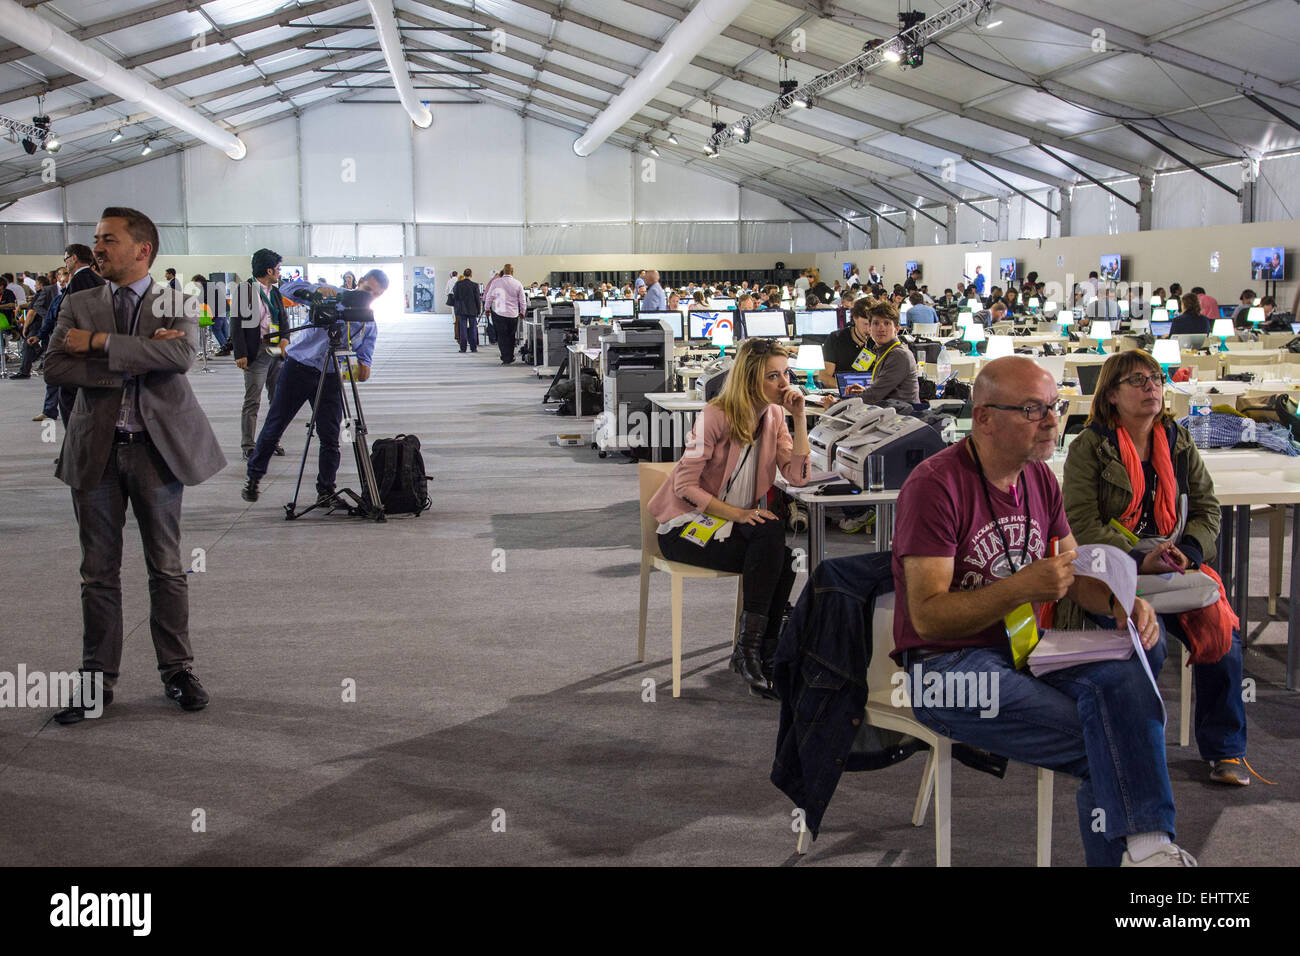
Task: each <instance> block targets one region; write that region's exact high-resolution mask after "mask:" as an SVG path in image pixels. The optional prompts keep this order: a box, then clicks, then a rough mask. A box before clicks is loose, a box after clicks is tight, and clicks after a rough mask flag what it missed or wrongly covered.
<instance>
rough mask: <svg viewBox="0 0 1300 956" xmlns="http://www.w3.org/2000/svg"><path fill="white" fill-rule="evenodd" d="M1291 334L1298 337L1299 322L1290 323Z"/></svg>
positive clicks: (1299, 332) (1299, 330)
mask: <svg viewBox="0 0 1300 956" xmlns="http://www.w3.org/2000/svg"><path fill="white" fill-rule="evenodd" d="M1291 334H1292V335H1300V322H1292V323H1291Z"/></svg>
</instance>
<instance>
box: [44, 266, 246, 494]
mask: <svg viewBox="0 0 1300 956" xmlns="http://www.w3.org/2000/svg"><path fill="white" fill-rule="evenodd" d="M69 329H86V330H88V331H90V332H108V333H109V334H111V335H112V340H111V341H110V342H109V351H108V354H107V355H106V354H104V353H103V352H91V353H89V354H87V355H73V354H71V353H69V352H67V351H65V350H64V347H63V346H64V341H65V340H66V339H67V337H68V330H69ZM158 329H180V330H181V331H182V332H184V333H185V335H184V337H182V338H178V339H169V340H167V341H154V340H153V339H152V336H153V334H154V332H156V331H157V330H158ZM198 340H199V323H198V300H196V299H193V298H189V299H187V298H186V297H185V296H184V295H182V294H181V293H180V292H177V291H176V290H174V289H168V288H165V287H164V286H160V285H158V284H157V283H155V284H154V285H153V286H152V287H151V288H150V290H149V291H148V292H146V293H145V297H144V302H143V303H142V304H141V306H140V320H139V326H138V328H137V334H136V335H122V334H120V333H118V332H117V331H116V319H115V317H114V314H113V297H112V294H111V293H110V292H109V289H108V285H107V284H103V285H101V286H100V287H99V288H97V289H89V290H86V291H83V292H77V293H74V294H72V295H68V296H65V297H64V300H63V304H62V305H61V306H60V308H59V319H58V325H57V326H55V329H54V335H53V337H52V338H51V339H50V350H49V353H48V354H47V356H46V358H45V381H46V383H48V384H50V385H63V386H68V387H76V388H77V400H76V403H75V404H74V405H73V408H72V416H71V418H70V419H69V421H68V429H67V434H66V435H65V436H64V439H63V453H62V454H61V455H60V456H59V465H58V468H57V469H56V470H55V475H56V476H57V477H58V478H59V480H61V481H63V482H64V483H65V484H68V485H71V486H72V487H73V488H75V489H77V490H79V491H89V490H90V489H92V488H94V487H95V486H96V485H98V484H99V482H100V480H101V479H102V478H103V477H104V471H105V469H106V468H107V467H108V456H109V454H110V453H111V451H112V445H113V434H114V431H115V430H116V427H117V415H118V410H119V408H120V407H121V405H122V388H123V383H124V381H125V379H126V377H127V376H129V375H133V374H138V375H139V376H140V378H139V385H138V388H139V393H140V416H141V424H143V425H144V427H145V428H146V429H147V430H148V432H149V437H150V439H151V440H152V441H153V445H154V447H155V448H157V449H158V453H159V454H160V455H162V457H163V461H165V462H166V463H167V467H168V468H170V469H171V471H172V474H174V475H175V476H176V477H177V479H179V480H180V481H181V482H182V483H184V484H186V485H197V484H198V483H199V482H201V481H204V480H205V479H207V478H210V477H212V476H213V475H214V474H216V473H217V472H218V471H220V470H221V469H222V468H224V467H225V466H226V457H225V455H223V454H222V453H221V446H220V445H219V444H218V443H217V436H216V435H215V434H213V432H212V426H211V425H210V424H209V423H208V418H207V416H206V415H205V414H203V409H201V408H200V407H199V403H198V400H197V399H196V398H195V397H194V392H193V391H192V390H191V389H190V383H189V380H188V379H187V378H186V377H185V376H186V373H187V372H188V371H189V370H190V366H191V365H192V364H193V362H194V355H195V351H196V348H197V343H198Z"/></svg>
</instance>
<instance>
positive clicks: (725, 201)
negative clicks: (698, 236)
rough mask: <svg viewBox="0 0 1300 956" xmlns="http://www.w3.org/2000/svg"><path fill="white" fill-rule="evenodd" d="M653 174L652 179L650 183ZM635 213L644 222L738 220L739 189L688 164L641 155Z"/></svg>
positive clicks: (637, 177)
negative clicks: (649, 178) (664, 161)
mask: <svg viewBox="0 0 1300 956" xmlns="http://www.w3.org/2000/svg"><path fill="white" fill-rule="evenodd" d="M651 176H652V177H653V181H652V182H647V177H651ZM636 215H637V219H638V220H640V221H642V222H649V221H659V220H671V219H735V218H736V217H737V216H739V215H740V188H739V187H738V186H734V185H732V184H730V183H726V182H723V181H722V180H720V179H718V178H717V177H714V176H708V175H706V174H704V173H701V172H696V171H695V170H693V169H690V168H689V167H684V166H678V165H676V164H674V163H661V162H657V161H656V160H655V158H654V157H653V156H640V155H638V156H637V158H636Z"/></svg>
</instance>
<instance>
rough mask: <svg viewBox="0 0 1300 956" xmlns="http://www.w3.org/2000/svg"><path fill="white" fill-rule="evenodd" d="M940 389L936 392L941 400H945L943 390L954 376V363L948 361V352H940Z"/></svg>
mask: <svg viewBox="0 0 1300 956" xmlns="http://www.w3.org/2000/svg"><path fill="white" fill-rule="evenodd" d="M938 374H939V387H938V388H937V389H936V390H935V391H936V393H937V395H938V397H939V398H943V388H944V385H946V384H947V382H948V376H949V375H951V374H952V363H951V362H949V361H948V350H947V349H940V350H939V369H938Z"/></svg>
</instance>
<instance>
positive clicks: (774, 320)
mask: <svg viewBox="0 0 1300 956" xmlns="http://www.w3.org/2000/svg"><path fill="white" fill-rule="evenodd" d="M744 316H745V334H746V335H747V336H750V337H751V338H752V337H754V336H761V337H763V338H774V339H782V338H785V337H786V336H787V335H789V334H790V333H789V332H788V331H787V330H786V327H785V313H784V312H782V311H781V310H780V309H764V310H758V311H749V312H745V313H744Z"/></svg>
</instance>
